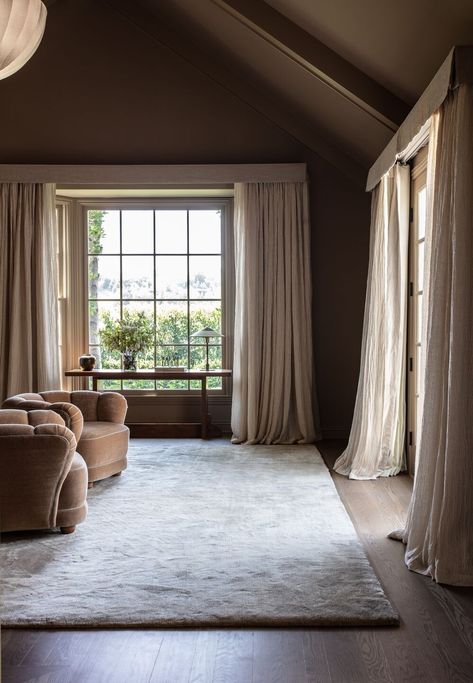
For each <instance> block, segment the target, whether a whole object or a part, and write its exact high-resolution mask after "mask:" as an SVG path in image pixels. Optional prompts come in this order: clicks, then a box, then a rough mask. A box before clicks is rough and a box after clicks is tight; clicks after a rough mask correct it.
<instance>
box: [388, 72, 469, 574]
mask: <svg viewBox="0 0 473 683" xmlns="http://www.w3.org/2000/svg"><path fill="white" fill-rule="evenodd" d="M435 118H437V121H434V125H433V127H432V129H433V134H431V136H430V139H429V147H430V148H431V149H430V154H429V163H430V164H431V165H432V168H430V169H429V177H430V178H431V182H432V184H433V185H432V191H431V194H430V197H431V200H430V202H431V206H430V210H429V216H428V221H427V233H426V243H430V246H429V248H428V249H427V252H426V259H427V263H426V266H427V267H426V271H425V273H426V282H427V285H428V297H427V300H426V302H425V307H424V319H425V321H426V323H425V326H424V342H425V346H424V348H425V372H424V388H425V389H424V404H423V412H422V425H421V434H420V442H419V447H418V451H417V460H418V462H417V471H416V476H415V482H414V492H413V496H412V500H411V505H410V508H409V513H408V519H407V524H406V528H405V529H404V530H403V531H402V532H393V537H397V538H399V537H400V538H401V539H402V540H403V541H404V542H405V543H406V544H407V548H406V556H405V559H406V564H407V566H408V567H409V569H412V570H414V571H416V572H419V573H421V574H426V575H428V576H431V577H432V578H433V579H435V581H437V582H439V583H446V584H451V585H458V586H473V523H472V522H473V495H472V485H473V86H471V85H462V86H460V87H459V88H458V89H456V90H455V91H453V92H452V93H451V94H450V96H449V97H448V98H447V100H445V102H444V104H443V105H442V107H441V108H440V110H439V112H438V113H437V115H436V116H435Z"/></svg>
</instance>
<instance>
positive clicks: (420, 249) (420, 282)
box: [417, 242, 425, 292]
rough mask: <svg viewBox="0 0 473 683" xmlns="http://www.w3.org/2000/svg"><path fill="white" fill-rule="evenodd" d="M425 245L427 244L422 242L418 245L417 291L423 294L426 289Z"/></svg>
mask: <svg viewBox="0 0 473 683" xmlns="http://www.w3.org/2000/svg"><path fill="white" fill-rule="evenodd" d="M424 245H425V242H421V243H420V244H418V245H417V291H418V292H421V291H422V290H423V289H424V259H425V253H424Z"/></svg>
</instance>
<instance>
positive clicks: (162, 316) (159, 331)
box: [156, 301, 188, 344]
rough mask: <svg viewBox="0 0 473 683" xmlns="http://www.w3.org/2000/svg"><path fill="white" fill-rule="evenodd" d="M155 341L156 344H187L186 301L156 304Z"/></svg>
mask: <svg viewBox="0 0 473 683" xmlns="http://www.w3.org/2000/svg"><path fill="white" fill-rule="evenodd" d="M156 341H157V343H158V344H183V343H184V344H187V342H188V329H187V302H182V301H162V302H158V303H157V304H156Z"/></svg>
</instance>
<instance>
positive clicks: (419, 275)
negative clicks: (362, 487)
mask: <svg viewBox="0 0 473 683" xmlns="http://www.w3.org/2000/svg"><path fill="white" fill-rule="evenodd" d="M426 209H427V148H423V149H422V150H421V151H420V152H419V153H418V154H417V156H416V157H415V159H414V163H413V166H412V182H411V222H410V235H409V312H408V356H407V357H408V363H407V373H408V377H407V464H408V471H409V474H411V475H414V473H415V467H416V448H417V445H418V439H419V433H420V417H421V409H420V408H421V401H422V361H423V346H422V324H423V320H422V311H423V300H424V259H425V227H426Z"/></svg>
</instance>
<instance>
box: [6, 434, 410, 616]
mask: <svg viewBox="0 0 473 683" xmlns="http://www.w3.org/2000/svg"><path fill="white" fill-rule="evenodd" d="M88 502H89V514H88V517H87V520H86V521H85V522H84V523H83V524H81V525H80V526H78V527H77V530H76V532H75V533H73V534H71V535H68V536H66V535H62V534H60V533H58V532H56V531H48V532H36V533H35V532H28V533H22V534H4V535H3V536H4V537H3V539H2V544H1V547H0V554H1V567H2V574H3V582H2V583H3V606H2V622H3V625H4V626H10V627H11V626H16V627H30V628H31V627H41V628H48V627H51V628H54V627H61V628H64V627H133V626H137V627H178V626H188V627H196V626H209V627H222V626H233V627H235V626H237V627H254V626H279V627H281V626H342V625H343V626H347V625H352V626H354V625H394V624H397V623H398V617H397V614H396V613H395V611H394V610H393V608H392V607H391V605H390V603H389V601H388V599H387V598H386V596H385V594H384V592H383V590H382V588H381V586H380V584H379V581H378V579H377V578H376V576H375V574H374V572H373V569H372V568H371V566H370V564H369V562H368V560H367V558H366V555H365V553H364V551H363V548H362V547H361V545H360V542H359V540H358V538H357V535H356V533H355V530H354V528H353V525H352V523H351V521H350V519H349V517H348V515H347V513H346V511H345V509H344V507H343V504H342V503H341V501H340V499H339V497H338V494H337V492H336V489H335V486H334V484H333V482H332V479H331V477H330V474H329V472H328V470H327V468H326V466H325V464H324V462H323V460H322V458H321V456H320V454H319V453H318V451H317V449H316V448H315V447H314V446H238V445H231V444H230V443H229V442H227V441H224V440H219V441H210V442H205V441H200V440H190V439H189V440H174V441H171V440H165V441H162V440H152V439H149V440H148V439H147V440H144V439H143V440H134V441H132V442H131V445H130V451H129V465H128V469H127V470H126V471H125V472H124V473H123V475H122V476H121V477H115V478H111V479H108V480H105V481H103V482H100V483H98V484H97V485H96V486H95V487H94V488H93V489H92V490H90V491H89V496H88Z"/></svg>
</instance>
